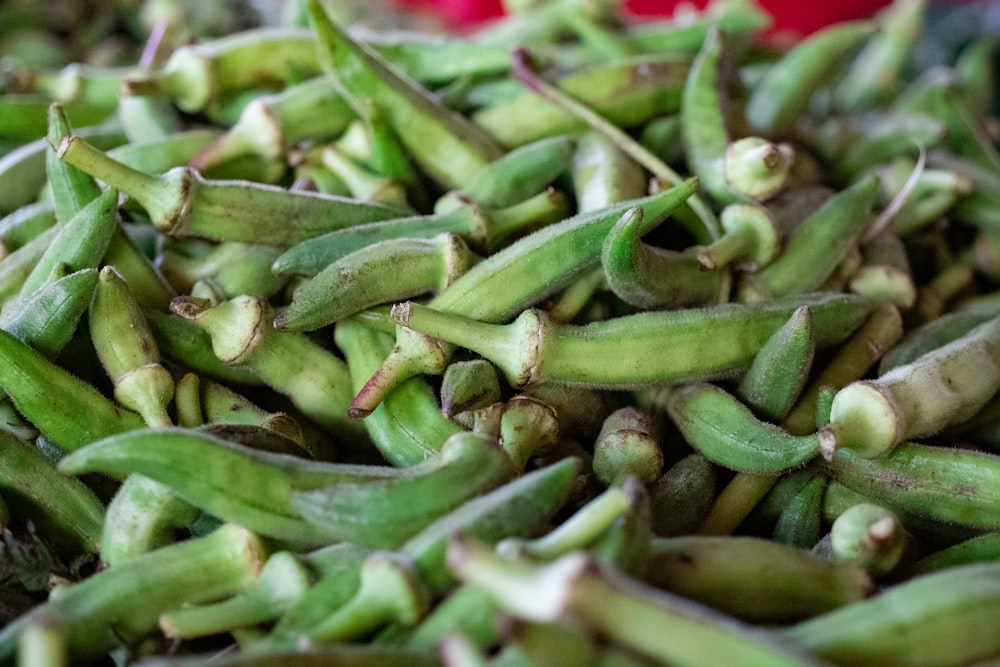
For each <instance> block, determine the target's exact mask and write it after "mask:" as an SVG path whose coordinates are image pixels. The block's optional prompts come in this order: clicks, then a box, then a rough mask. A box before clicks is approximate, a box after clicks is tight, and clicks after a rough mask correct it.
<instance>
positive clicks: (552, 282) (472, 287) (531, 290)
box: [350, 181, 697, 416]
mask: <svg viewBox="0 0 1000 667" xmlns="http://www.w3.org/2000/svg"><path fill="white" fill-rule="evenodd" d="M696 187H697V184H696V182H695V181H687V182H685V183H682V184H680V185H677V186H675V187H674V188H671V189H670V190H666V191H664V192H662V193H659V194H657V195H653V196H651V197H647V198H644V199H639V200H633V201H631V202H623V203H621V204H616V205H614V206H611V207H608V208H605V209H600V210H598V211H593V212H590V213H584V214H578V215H576V216H574V217H572V218H569V219H567V220H564V221H562V222H560V223H556V224H554V225H549V226H548V227H545V228H543V229H540V230H538V231H537V232H535V233H533V234H530V235H528V236H526V237H524V238H523V239H519V240H518V241H516V242H514V243H512V244H511V245H510V246H508V247H507V248H504V249H503V250H500V251H498V252H496V253H494V254H493V255H491V256H490V257H488V258H487V259H485V260H483V261H482V262H480V263H478V264H477V265H476V266H474V267H473V268H472V269H470V270H469V271H468V272H466V273H465V274H464V275H463V276H462V277H461V278H459V279H458V280H456V281H455V282H454V283H452V285H451V286H450V287H449V288H448V289H446V290H445V291H444V292H442V293H441V294H440V295H438V296H437V297H436V298H435V299H433V300H432V301H431V302H430V303H431V304H432V305H433V306H434V307H435V308H439V309H441V310H443V311H447V312H454V313H462V314H464V315H466V316H469V317H475V318H477V319H481V320H486V321H492V322H498V321H503V320H505V319H508V318H511V317H513V316H515V315H516V314H517V313H519V312H520V311H521V310H522V309H524V308H525V307H528V306H531V305H532V304H534V303H537V302H538V301H539V300H541V299H544V298H545V297H546V296H549V295H551V294H553V293H555V292H556V291H558V290H559V289H561V288H562V287H564V286H566V285H568V284H569V283H571V282H572V281H573V279H574V278H576V277H578V276H580V275H582V274H583V273H584V272H586V271H587V269H590V268H592V267H594V266H595V265H596V264H597V262H598V261H599V257H600V249H601V244H602V243H603V241H604V236H605V235H606V234H607V232H608V230H609V229H610V228H611V227H613V226H614V224H615V222H616V221H617V220H618V219H619V217H620V216H621V214H622V213H623V212H625V211H627V210H629V209H630V208H632V207H633V206H642V208H643V210H644V211H645V214H646V215H645V217H644V220H645V222H646V223H649V224H650V225H652V224H655V223H656V222H658V221H659V220H660V219H662V217H664V216H666V215H667V214H668V213H669V212H670V211H672V210H673V209H674V208H675V207H676V206H678V205H679V204H680V203H681V202H683V201H684V200H685V199H686V198H687V197H688V196H690V195H691V194H692V193H693V192H694V190H695V188H696ZM404 331H406V330H404V329H397V340H396V349H394V350H393V352H392V354H390V355H389V357H388V358H387V359H386V361H385V362H384V363H383V365H382V367H380V368H379V370H378V371H376V373H375V374H374V375H373V376H372V377H371V378H370V379H369V381H368V382H367V383H366V384H365V386H364V387H363V388H362V389H361V391H359V392H358V394H357V395H356V397H355V399H354V401H353V403H352V404H351V408H350V409H351V412H352V414H355V415H359V416H363V415H365V414H367V413H368V412H370V411H371V410H373V409H374V408H375V407H376V406H377V405H378V404H379V402H381V400H382V397H383V396H384V395H385V394H386V393H387V392H388V391H389V390H390V389H391V388H392V387H393V386H395V385H396V384H399V383H400V382H402V381H403V380H405V379H406V378H408V377H412V376H413V375H416V374H419V373H426V372H438V373H441V372H444V369H445V367H446V366H447V360H448V357H449V356H450V355H451V353H452V350H451V349H448V348H447V347H442V346H441V344H440V343H437V342H428V341H426V340H424V339H422V338H419V337H416V336H413V335H408V334H406V333H402V332H404Z"/></svg>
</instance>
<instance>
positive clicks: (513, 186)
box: [434, 56, 641, 213]
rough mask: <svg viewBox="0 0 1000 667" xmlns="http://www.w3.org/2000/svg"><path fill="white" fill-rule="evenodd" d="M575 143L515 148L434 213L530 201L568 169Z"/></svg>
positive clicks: (551, 141)
mask: <svg viewBox="0 0 1000 667" xmlns="http://www.w3.org/2000/svg"><path fill="white" fill-rule="evenodd" d="M507 57H508V59H509V56H507ZM574 143H575V142H574V140H573V139H571V138H570V137H568V136H554V137H549V138H545V139H540V140H538V141H535V142H533V143H530V144H526V145H524V146H521V147H519V148H516V149H514V150H512V151H510V152H509V153H507V154H506V155H503V156H501V157H499V158H497V159H496V160H494V161H493V162H490V163H489V164H488V165H486V166H485V167H483V168H482V169H480V170H479V171H477V172H476V173H474V174H471V175H470V176H469V178H468V179H467V180H466V182H465V183H463V184H462V186H461V188H460V189H459V190H454V191H451V192H448V193H446V194H445V195H443V196H442V197H441V198H439V199H438V200H437V201H436V202H434V212H435V213H446V212H448V211H450V210H452V209H454V208H457V207H459V206H461V205H462V204H463V202H465V201H473V202H475V203H477V204H479V205H480V206H485V207H487V208H504V207H507V206H513V205H514V204H516V203H518V202H521V201H524V200H526V199H529V198H531V197H533V196H534V195H536V194H538V193H539V192H542V191H543V190H544V189H545V188H546V187H547V186H548V185H549V184H550V183H551V182H552V181H554V180H555V179H556V177H557V176H559V174H560V173H562V172H563V171H565V170H566V169H567V168H569V166H570V162H571V161H572V159H573V155H574ZM640 194H641V193H640ZM637 196H638V195H637ZM630 199H631V197H630Z"/></svg>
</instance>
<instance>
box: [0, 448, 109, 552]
mask: <svg viewBox="0 0 1000 667" xmlns="http://www.w3.org/2000/svg"><path fill="white" fill-rule="evenodd" d="M0 445H2V446H0V491H2V492H3V496H4V502H5V503H6V504H7V505H8V506H9V508H10V510H11V512H12V513H13V514H14V516H18V517H20V518H23V519H28V520H30V521H32V522H33V523H34V524H35V526H37V528H38V530H39V532H41V534H43V535H47V536H51V537H54V538H56V539H57V540H58V541H59V542H64V543H69V544H71V545H72V546H74V547H75V548H81V549H84V550H86V551H89V552H95V551H97V550H98V549H99V548H100V544H101V529H102V527H103V525H104V506H103V505H102V504H101V502H100V500H98V499H97V497H96V496H95V495H94V492H93V491H91V490H90V488H89V487H87V486H86V485H85V484H83V483H82V482H80V481H79V480H74V479H72V478H69V477H66V476H64V475H60V474H59V473H57V472H56V470H55V468H53V467H52V465H51V464H50V463H49V462H48V461H47V460H46V459H45V457H44V456H43V455H42V453H41V452H40V451H39V450H38V449H37V448H36V447H34V446H33V445H31V444H29V443H27V442H24V441H23V440H20V439H19V438H17V437H15V436H14V435H13V434H11V433H9V432H7V431H6V430H2V429H0Z"/></svg>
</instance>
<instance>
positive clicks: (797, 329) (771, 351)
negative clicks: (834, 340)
mask: <svg viewBox="0 0 1000 667" xmlns="http://www.w3.org/2000/svg"><path fill="white" fill-rule="evenodd" d="M815 353H816V338H815V329H814V328H813V321H812V311H810V310H809V308H808V306H803V307H802V308H799V309H798V310H796V311H795V312H794V313H792V316H791V317H789V318H788V321H787V322H786V323H785V324H784V325H783V326H782V327H781V328H780V329H778V330H777V331H776V332H775V333H774V335H773V336H771V338H769V339H768V340H767V342H766V343H765V344H764V346H763V347H761V349H760V352H758V353H757V355H756V356H755V357H754V359H753V363H751V364H750V368H749V369H748V370H747V372H746V374H744V376H743V377H742V378H741V379H740V384H739V386H738V387H737V388H736V394H737V395H738V396H739V397H740V398H742V399H743V400H744V401H746V403H747V405H748V406H749V407H750V408H752V409H754V410H756V411H757V412H758V413H759V414H761V415H763V416H764V417H766V418H767V419H770V420H772V421H777V420H780V419H781V418H783V417H784V416H785V415H786V414H787V413H788V411H789V410H791V409H792V406H793V405H794V404H795V401H797V400H798V398H799V396H800V395H801V393H802V390H803V389H804V388H805V383H806V380H808V379H809V372H810V370H811V369H812V360H813V355H814V354H815Z"/></svg>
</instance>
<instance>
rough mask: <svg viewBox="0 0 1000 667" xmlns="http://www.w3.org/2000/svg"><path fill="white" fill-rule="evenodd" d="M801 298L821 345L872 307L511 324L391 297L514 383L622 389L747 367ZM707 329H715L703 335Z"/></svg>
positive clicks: (818, 303)
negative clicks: (610, 354)
mask: <svg viewBox="0 0 1000 667" xmlns="http://www.w3.org/2000/svg"><path fill="white" fill-rule="evenodd" d="M479 266H482V264H480V265H479ZM466 275H468V274H466ZM456 284H457V283H456ZM803 304H807V305H809V306H810V308H811V309H812V310H813V315H814V317H815V322H816V324H817V327H816V330H817V334H818V336H819V337H818V339H817V342H818V344H820V345H825V344H829V343H830V342H834V341H836V340H839V339H841V338H843V337H844V336H846V335H848V334H849V333H850V332H851V331H852V330H853V329H854V328H855V327H857V326H858V324H860V322H861V321H862V319H863V318H864V316H865V315H866V314H867V313H868V309H869V306H868V304H867V303H866V302H865V301H863V300H861V299H858V298H856V297H851V296H846V295H845V296H840V295H836V296H831V295H822V296H814V297H811V298H806V297H799V298H796V299H795V300H789V299H785V300H780V301H776V302H771V303H768V304H725V305H722V306H716V307H714V308H702V309H698V308H692V309H688V310H680V311H662V312H645V313H637V314H634V315H626V316H623V317H619V318H614V319H611V320H605V321H599V322H594V323H591V324H587V325H582V326H575V325H560V324H555V323H552V322H550V321H548V318H547V317H546V315H545V313H544V311H539V310H533V309H530V310H526V311H524V312H523V313H522V314H521V315H519V316H518V318H517V319H516V320H515V321H514V322H512V323H511V324H508V325H502V324H488V323H484V322H479V321H477V320H472V319H469V318H467V317H461V316H458V315H454V314H451V313H447V312H441V311H438V310H435V309H434V308H431V307H428V306H423V305H420V304H416V303H405V304H401V305H397V306H395V307H394V308H393V312H392V317H393V319H394V321H395V322H396V323H397V324H399V325H401V326H403V327H406V328H409V329H412V330H414V331H418V332H420V333H423V334H425V335H428V336H433V337H435V338H440V339H443V340H446V341H448V342H450V343H453V344H456V345H461V346H463V347H466V348H468V349H470V350H473V351H474V352H478V353H479V354H481V355H482V356H484V357H486V358H487V359H489V360H490V361H492V362H493V363H495V364H496V365H497V366H498V367H499V368H500V370H502V371H503V372H504V373H505V374H506V376H507V379H508V381H509V382H510V383H511V385H512V386H517V387H520V386H523V385H526V384H534V383H538V382H556V383H561V384H576V385H583V386H590V387H599V388H616V389H626V388H636V387H642V386H646V385H649V384H653V383H660V382H676V381H682V380H693V379H706V378H712V377H725V376H727V375H730V374H731V373H733V372H735V371H738V370H739V369H741V368H746V367H747V366H748V365H749V364H750V362H752V360H753V357H754V355H755V354H756V353H757V352H758V351H759V349H760V348H761V347H762V346H763V345H764V343H766V342H767V339H768V338H770V336H771V335H773V334H774V332H775V331H776V330H777V329H778V328H780V327H781V326H782V325H783V324H784V323H785V321H787V319H788V317H789V316H790V315H791V313H792V312H794V311H795V310H796V309H797V308H798V307H799V306H801V305H803ZM705 331H712V332H713V335H712V336H711V338H710V340H706V339H705ZM608 345H611V346H613V347H614V348H615V350H616V354H615V355H614V357H613V358H606V356H605V355H603V353H602V352H601V350H607V349H608V347H607V346H608ZM709 348H711V349H710V351H709ZM654 351H655V353H654ZM602 359H603V360H602Z"/></svg>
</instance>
